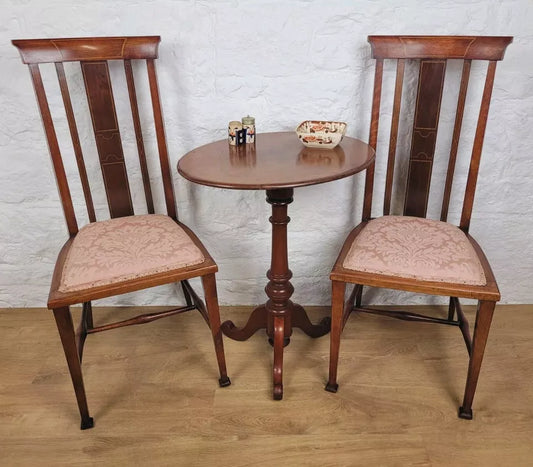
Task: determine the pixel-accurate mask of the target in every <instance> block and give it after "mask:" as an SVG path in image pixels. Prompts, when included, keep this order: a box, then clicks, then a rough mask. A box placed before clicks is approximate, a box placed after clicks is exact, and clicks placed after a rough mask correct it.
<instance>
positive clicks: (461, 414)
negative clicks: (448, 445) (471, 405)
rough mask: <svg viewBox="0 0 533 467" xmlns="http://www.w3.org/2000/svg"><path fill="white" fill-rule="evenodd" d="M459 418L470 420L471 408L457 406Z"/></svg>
mask: <svg viewBox="0 0 533 467" xmlns="http://www.w3.org/2000/svg"><path fill="white" fill-rule="evenodd" d="M458 415H459V418H462V419H464V420H472V409H468V410H467V409H464V408H463V407H462V406H461V407H459V414H458Z"/></svg>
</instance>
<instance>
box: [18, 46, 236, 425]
mask: <svg viewBox="0 0 533 467" xmlns="http://www.w3.org/2000/svg"><path fill="white" fill-rule="evenodd" d="M159 42H160V37H159V36H152V37H105V38H98V37H90V38H76V39H32V40H14V41H13V44H14V45H15V46H16V47H17V48H18V49H19V52H20V55H21V57H22V61H23V62H24V63H26V64H28V66H29V68H30V73H31V77H32V80H33V85H34V88H35V93H36V96H37V101H38V104H39V110H40V113H41V117H42V120H43V124H44V130H45V133H46V138H47V141H48V147H49V150H50V153H51V156H52V164H53V167H54V171H55V175H56V179H57V185H58V189H59V194H60V197H61V202H62V204H63V211H64V215H65V218H66V222H67V228H68V233H69V239H68V240H67V242H66V243H65V245H64V246H63V248H62V250H61V252H60V253H59V256H58V259H57V263H56V266H55V270H54V274H53V278H52V285H51V289H50V295H49V298H48V308H49V309H51V310H53V312H54V317H55V320H56V323H57V328H58V330H59V335H60V337H61V342H62V344H63V349H64V351H65V356H66V359H67V363H68V367H69V370H70V375H71V378H72V383H73V385H74V391H75V393H76V399H77V401H78V407H79V411H80V415H81V428H82V429H86V428H91V427H92V426H93V419H92V418H91V417H90V416H89V410H88V407H87V399H86V395H85V389H84V385H83V377H82V371H81V361H82V355H83V346H84V342H85V339H86V337H87V335H88V334H93V333H96V332H100V331H106V330H109V329H115V328H118V327H122V326H129V325H132V324H141V323H147V322H151V321H154V320H156V319H159V318H163V317H166V316H172V315H175V314H177V313H182V312H185V311H189V310H194V309H196V310H198V311H199V312H200V314H201V315H202V317H203V318H204V319H205V321H206V322H207V324H208V326H209V327H210V328H211V333H212V336H213V340H214V344H215V351H216V357H217V361H218V367H219V370H220V379H219V384H220V386H228V385H229V384H230V380H229V378H228V376H227V373H226V363H225V357H224V348H223V343H222V334H221V331H220V316H219V309H218V299H217V292H216V283H215V272H216V271H217V270H218V268H217V265H216V264H215V262H214V261H213V259H212V258H211V256H210V255H209V253H208V252H207V250H206V249H205V248H204V246H203V245H202V243H201V242H200V240H199V239H198V238H197V237H196V236H195V235H194V233H193V232H192V231H191V230H190V229H189V228H188V227H186V226H185V225H184V224H182V223H180V222H179V221H178V217H177V211H176V200H175V198H174V190H173V185H172V179H171V174H170V166H169V160H168V154H167V146H166V140H165V132H164V127H163V118H162V114H161V102H160V98H159V90H158V85H157V77H156V68H155V59H156V58H157V56H158V55H157V54H158V46H159ZM110 60H113V61H117V60H119V61H122V62H123V66H124V73H125V82H126V83H127V89H128V95H129V101H130V105H131V114H132V119H133V127H134V132H135V140H136V146H137V151H138V156H139V164H140V171H141V174H142V182H143V185H144V194H145V199H146V210H147V212H148V214H141V215H135V213H134V209H133V202H132V197H131V193H130V181H129V179H128V174H127V171H126V163H125V158H124V151H123V146H122V140H121V135H120V130H119V125H118V120H117V113H116V110H115V101H114V97H113V90H112V86H111V79H110V73H109V64H108V61H110ZM134 60H143V61H145V63H146V68H147V70H148V83H149V89H150V96H151V104H152V110H153V118H154V126H155V134H156V138H157V146H158V152H159V164H160V168H161V175H162V181H163V189H164V199H165V204H166V214H155V213H154V212H155V211H154V201H153V197H152V182H151V180H150V177H149V173H148V164H147V158H146V151H145V144H144V141H143V133H142V131H141V119H140V115H139V105H138V96H137V93H136V91H135V83H134V73H133V69H134V67H133V65H132V61H134ZM64 62H80V67H81V72H82V75H83V80H84V83H85V92H86V98H87V102H88V106H89V111H90V114H91V120H92V126H93V130H94V137H95V141H96V149H97V152H98V156H99V161H100V167H101V172H102V177H103V184H104V187H105V195H106V197H107V204H108V207H109V213H110V219H107V220H97V219H96V215H95V208H94V204H93V198H92V194H91V186H90V184H89V179H88V177H87V171H86V168H85V163H84V157H83V153H82V145H81V143H80V137H79V133H78V129H77V125H76V119H75V116H74V111H73V106H72V102H71V97H70V94H69V86H68V84H67V78H66V74H65V68H64V65H63V63H64ZM47 63H53V64H55V69H56V72H57V77H58V80H59V87H60V91H61V96H62V99H63V104H64V111H65V114H64V115H66V120H67V122H68V127H69V129H70V136H71V138H72V147H73V150H74V156H75V159H76V163H77V167H78V171H79V177H80V181H81V186H82V190H83V194H84V197H85V205H86V208H87V215H88V219H89V223H88V224H87V225H85V226H83V227H82V228H79V227H78V221H77V218H76V214H75V211H74V205H73V201H72V198H71V193H70V188H69V183H68V181H67V176H66V172H65V168H64V165H63V159H62V155H61V152H60V148H59V144H58V138H57V135H56V130H55V127H54V122H53V120H52V115H51V111H50V107H49V105H48V100H47V94H46V91H45V88H44V85H43V80H42V78H41V72H40V68H39V65H40V64H47ZM139 66H142V67H144V64H142V63H139ZM78 70H79V68H78ZM113 86H114V88H115V89H116V86H117V83H113ZM106 217H107V216H106ZM193 277H201V280H202V285H203V288H204V293H205V305H204V302H203V301H202V300H201V299H200V297H199V296H198V295H197V294H196V293H195V291H194V290H193V289H192V287H191V285H190V284H189V282H188V279H190V278H193ZM173 282H181V285H182V288H183V292H184V295H185V299H186V306H181V307H178V308H174V309H172V310H168V311H164V312H159V313H149V314H143V315H140V316H137V317H134V318H131V319H128V320H125V321H120V322H115V323H110V324H105V325H100V326H95V325H94V323H93V315H92V309H91V301H92V300H96V299H99V298H103V297H110V296H114V295H119V294H123V293H126V292H131V291H134V290H141V289H145V288H148V287H154V286H158V285H162V284H168V283H173ZM79 303H82V304H83V307H82V316H81V321H80V324H79V327H78V328H77V330H75V329H74V327H73V322H72V315H71V313H70V309H69V307H70V306H71V305H74V304H79Z"/></svg>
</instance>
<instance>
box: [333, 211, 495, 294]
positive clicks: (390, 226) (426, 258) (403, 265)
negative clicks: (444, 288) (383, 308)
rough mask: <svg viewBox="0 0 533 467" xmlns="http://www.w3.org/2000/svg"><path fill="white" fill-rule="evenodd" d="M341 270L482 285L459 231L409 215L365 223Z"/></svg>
mask: <svg viewBox="0 0 533 467" xmlns="http://www.w3.org/2000/svg"><path fill="white" fill-rule="evenodd" d="M343 267H345V268H346V269H351V270H354V271H361V272H368V273H372V274H384V275H388V276H395V277H402V278H411V279H417V280H421V281H435V282H451V283H461V284H469V285H485V284H486V283H487V281H486V278H485V273H484V272H483V267H482V266H481V262H480V261H479V258H478V256H477V254H476V252H475V250H474V248H473V247H472V245H471V243H470V242H469V240H468V238H467V237H466V235H465V234H464V233H463V232H462V230H460V229H459V228H458V227H456V226H454V225H451V224H448V223H446V222H440V221H435V220H431V219H424V218H419V217H411V216H383V217H379V218H377V219H373V220H371V221H370V222H368V224H367V225H366V226H365V228H364V229H363V230H362V232H361V233H360V234H359V235H358V236H357V237H356V238H355V240H354V242H353V243H352V246H351V248H350V250H349V252H348V254H347V255H346V258H345V260H344V263H343Z"/></svg>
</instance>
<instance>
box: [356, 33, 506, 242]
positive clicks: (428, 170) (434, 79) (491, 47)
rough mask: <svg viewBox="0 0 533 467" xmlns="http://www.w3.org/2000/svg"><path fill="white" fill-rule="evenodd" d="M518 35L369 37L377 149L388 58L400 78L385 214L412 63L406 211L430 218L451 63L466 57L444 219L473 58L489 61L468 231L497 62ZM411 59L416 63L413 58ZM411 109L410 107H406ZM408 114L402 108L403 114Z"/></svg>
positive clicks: (366, 215) (466, 207) (469, 188)
mask: <svg viewBox="0 0 533 467" xmlns="http://www.w3.org/2000/svg"><path fill="white" fill-rule="evenodd" d="M512 40H513V38H512V37H474V36H369V37H368V41H369V42H370V45H371V48H372V58H375V59H376V67H375V77H374V92H373V99H372V114H371V123H370V136H369V143H370V145H371V146H372V147H373V148H374V149H376V146H377V141H378V127H379V121H380V103H381V94H382V80H383V65H384V60H386V59H393V60H395V61H396V81H395V86H394V98H393V99H394V100H393V104H392V119H391V128H390V137H389V148H388V160H387V171H386V179H385V190H384V201H383V215H388V214H390V211H391V198H392V194H393V182H394V180H395V179H394V170H395V164H396V153H397V141H398V128H399V126H400V109H401V108H402V91H403V83H404V72H405V68H406V61H408V60H409V61H411V60H416V61H418V62H419V65H418V66H419V69H418V85H417V91H416V98H415V99H414V105H415V109H414V113H413V115H414V117H413V124H412V132H411V145H410V151H409V164H408V168H407V171H406V172H407V173H406V178H407V180H406V182H405V185H404V186H405V194H404V201H403V214H404V215H408V216H417V217H426V214H427V207H428V198H429V192H430V184H431V177H432V169H433V160H434V156H435V145H436V141H437V131H438V125H439V114H440V109H441V102H442V95H443V89H444V78H445V73H446V65H447V62H448V60H450V59H460V60H463V68H462V76H461V79H460V84H459V94H458V99H457V110H456V114H455V124H454V127H453V134H452V138H451V147H450V150H449V161H448V170H447V175H446V182H445V184H444V193H443V199H442V208H441V214H440V219H441V220H442V221H446V220H447V217H448V209H449V204H450V196H451V191H452V184H453V178H454V172H455V165H456V160H457V152H458V147H459V141H460V136H461V126H462V122H463V114H464V110H465V101H466V94H467V88H468V82H469V78H470V69H471V64H472V60H486V61H488V67H487V72H486V79H485V86H484V89H483V95H482V98H481V107H480V111H479V118H478V120H477V127H476V132H475V137H474V143H473V147H472V154H471V158H470V169H469V172H468V176H467V180H466V188H465V194H464V201H463V207H462V213H461V221H460V225H459V226H460V228H461V229H462V230H463V231H465V232H467V231H468V228H469V225H470V218H471V215H472V206H473V202H474V194H475V188H476V182H477V178H478V171H479V162H480V157H481V149H482V146H483V138H484V135H485V127H486V124H487V116H488V112H489V104H490V99H491V93H492V87H493V83H494V74H495V71H496V62H497V61H498V60H502V59H503V55H504V53H505V49H506V47H507V46H508V45H509V44H510V43H511V42H512ZM409 63H410V62H409ZM404 107H405V106H404ZM404 112H406V109H405V108H402V115H403V113H404ZM374 169H375V163H374V164H373V165H372V166H370V167H369V168H368V170H367V173H366V183H365V197H364V204H363V220H368V219H370V217H371V211H372V195H373V188H374Z"/></svg>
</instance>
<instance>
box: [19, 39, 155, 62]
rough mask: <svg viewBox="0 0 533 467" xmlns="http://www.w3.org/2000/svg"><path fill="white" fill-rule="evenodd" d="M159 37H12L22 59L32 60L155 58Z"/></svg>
mask: <svg viewBox="0 0 533 467" xmlns="http://www.w3.org/2000/svg"><path fill="white" fill-rule="evenodd" d="M160 41H161V37H160V36H131V37H78V38H69V39H15V40H13V41H12V43H13V45H14V46H15V47H17V48H18V49H19V52H20V55H21V57H22V61H23V62H24V63H26V64H31V63H51V62H74V61H100V60H124V59H150V58H151V59H154V58H157V49H158V46H159V42H160Z"/></svg>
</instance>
